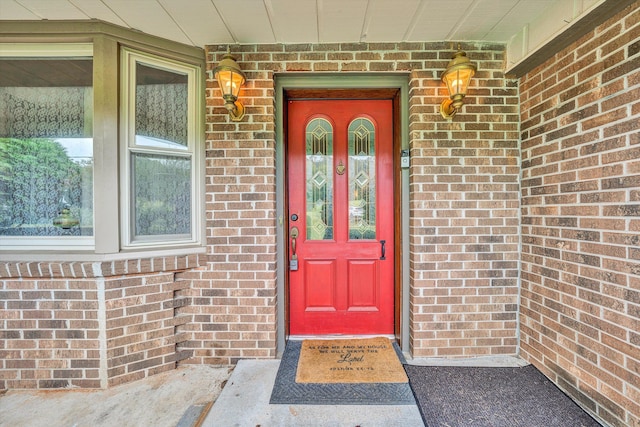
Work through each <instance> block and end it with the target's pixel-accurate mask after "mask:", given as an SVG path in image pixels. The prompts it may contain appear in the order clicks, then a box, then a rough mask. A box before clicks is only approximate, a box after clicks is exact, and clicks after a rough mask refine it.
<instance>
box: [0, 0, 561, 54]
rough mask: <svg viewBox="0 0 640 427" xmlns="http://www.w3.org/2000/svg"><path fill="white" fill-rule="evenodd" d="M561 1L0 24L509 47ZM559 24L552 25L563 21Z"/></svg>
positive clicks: (392, 0)
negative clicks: (86, 24)
mask: <svg viewBox="0 0 640 427" xmlns="http://www.w3.org/2000/svg"><path fill="white" fill-rule="evenodd" d="M562 2H563V0H0V19H3V20H39V19H49V20H58V19H91V18H95V19H100V20H103V21H107V22H111V23H114V24H117V25H120V26H123V27H128V28H135V29H138V30H140V31H143V32H145V33H149V34H153V35H156V36H160V37H164V38H167V39H171V40H175V41H178V42H181V43H185V44H189V45H195V46H201V47H202V46H204V45H206V44H232V43H331V42H360V41H361V42H381V41H386V42H396V41H435V40H438V41H444V40H456V41H458V40H473V41H491V42H507V41H509V39H510V38H511V37H512V36H513V35H515V34H516V33H518V32H519V31H520V30H521V29H522V28H523V26H524V25H526V24H527V23H529V22H532V21H533V20H535V19H536V18H537V17H538V16H540V15H541V14H543V13H544V12H545V10H547V9H549V8H551V7H552V6H553V5H554V4H556V3H562ZM561 18H562V17H558V19H561Z"/></svg>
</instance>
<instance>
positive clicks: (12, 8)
mask: <svg viewBox="0 0 640 427" xmlns="http://www.w3.org/2000/svg"><path fill="white" fill-rule="evenodd" d="M9 17H10V18H11V19H15V20H25V19H40V18H41V17H40V16H38V15H36V14H35V13H33V12H31V11H30V10H29V9H27V8H25V7H24V6H22V5H20V4H18V3H16V2H15V1H14V0H0V18H1V19H8V18H9Z"/></svg>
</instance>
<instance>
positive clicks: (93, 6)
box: [71, 0, 127, 27]
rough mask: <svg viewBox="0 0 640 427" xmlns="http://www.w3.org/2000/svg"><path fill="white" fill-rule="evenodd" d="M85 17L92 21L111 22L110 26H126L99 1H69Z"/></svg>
mask: <svg viewBox="0 0 640 427" xmlns="http://www.w3.org/2000/svg"><path fill="white" fill-rule="evenodd" d="M71 1H72V2H73V4H74V5H75V6H76V7H77V8H78V9H80V10H81V11H82V12H83V13H84V14H85V15H86V16H88V17H91V18H92V19H100V20H102V21H106V22H111V23H112V24H116V25H120V26H123V27H126V26H127V24H126V23H125V22H124V21H123V20H122V19H120V17H119V16H118V15H116V14H115V13H114V12H113V11H112V10H111V9H109V7H107V6H106V5H105V4H104V3H103V2H102V1H100V0H71Z"/></svg>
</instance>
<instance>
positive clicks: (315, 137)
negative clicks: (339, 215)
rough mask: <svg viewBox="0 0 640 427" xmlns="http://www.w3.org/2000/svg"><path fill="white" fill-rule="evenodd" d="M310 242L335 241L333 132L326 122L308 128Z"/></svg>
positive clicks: (312, 124)
mask: <svg viewBox="0 0 640 427" xmlns="http://www.w3.org/2000/svg"><path fill="white" fill-rule="evenodd" d="M306 133H307V137H306V153H307V172H306V173H307V188H306V191H307V239H308V240H331V239H333V129H332V128H331V124H330V123H329V122H328V121H326V120H324V119H314V120H312V121H311V122H309V124H308V125H307V131H306Z"/></svg>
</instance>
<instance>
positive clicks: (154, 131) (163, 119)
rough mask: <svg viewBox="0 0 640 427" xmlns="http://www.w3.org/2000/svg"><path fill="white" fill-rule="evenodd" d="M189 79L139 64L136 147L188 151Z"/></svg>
mask: <svg viewBox="0 0 640 427" xmlns="http://www.w3.org/2000/svg"><path fill="white" fill-rule="evenodd" d="M187 80H188V79H187V75H185V74H180V73H175V72H171V71H165V70H160V69H158V68H153V67H149V66H146V65H142V64H140V63H137V64H136V144H137V145H143V146H149V147H162V148H172V149H179V150H184V149H186V148H187V142H188V139H187V130H188V128H187V124H188V123H187V111H188V110H187V106H188V105H187V102H188V87H187Z"/></svg>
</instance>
